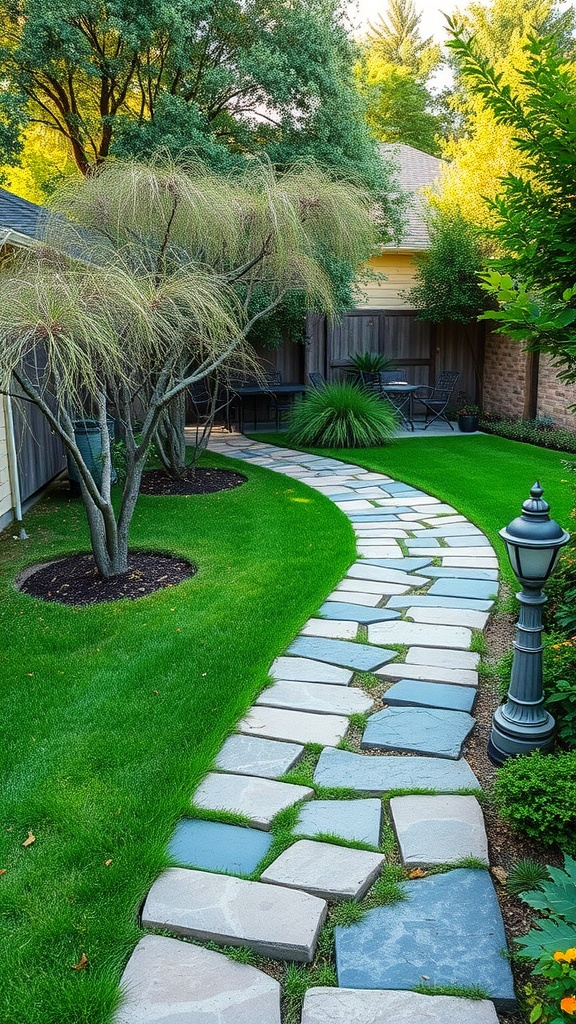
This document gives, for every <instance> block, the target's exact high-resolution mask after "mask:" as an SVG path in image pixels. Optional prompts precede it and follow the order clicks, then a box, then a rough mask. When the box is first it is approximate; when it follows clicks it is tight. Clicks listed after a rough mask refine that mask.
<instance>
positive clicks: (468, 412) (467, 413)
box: [456, 402, 481, 434]
mask: <svg viewBox="0 0 576 1024" xmlns="http://www.w3.org/2000/svg"><path fill="white" fill-rule="evenodd" d="M480 412H481V409H480V406H479V405H475V404H474V402H466V403H465V404H464V405H462V406H461V407H460V408H459V409H458V411H457V413H456V415H457V417H458V429H459V430H460V431H462V433H463V434H473V433H474V432H475V431H476V430H478V423H479V422H480Z"/></svg>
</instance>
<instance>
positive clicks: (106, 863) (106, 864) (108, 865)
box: [104, 860, 112, 868]
mask: <svg viewBox="0 0 576 1024" xmlns="http://www.w3.org/2000/svg"><path fill="white" fill-rule="evenodd" d="M111 863H112V861H111V860H105V861H104V867H106V868H109V867H110V865H111Z"/></svg>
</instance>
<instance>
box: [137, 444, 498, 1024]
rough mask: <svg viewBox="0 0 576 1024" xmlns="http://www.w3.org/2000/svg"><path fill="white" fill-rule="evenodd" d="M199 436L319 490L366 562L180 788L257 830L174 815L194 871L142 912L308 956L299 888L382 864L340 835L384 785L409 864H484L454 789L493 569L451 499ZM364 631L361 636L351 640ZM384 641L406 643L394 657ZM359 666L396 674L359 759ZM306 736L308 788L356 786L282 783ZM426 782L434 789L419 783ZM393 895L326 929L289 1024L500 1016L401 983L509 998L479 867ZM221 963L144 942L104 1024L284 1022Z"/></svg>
mask: <svg viewBox="0 0 576 1024" xmlns="http://www.w3.org/2000/svg"><path fill="white" fill-rule="evenodd" d="M211 447H212V448H213V449H214V450H216V451H219V452H221V453H222V454H224V455H230V456H232V457H236V458H239V459H240V460H243V461H245V462H251V463H253V464H254V465H260V466H263V467H265V468H268V469H271V470H274V471H277V472H280V473H282V474H283V475H284V476H286V477H292V478H294V479H296V480H300V481H301V482H304V483H306V484H307V485H308V486H310V487H312V488H314V489H316V490H318V491H319V492H320V493H322V494H324V495H326V496H327V497H329V498H330V500H332V501H333V502H334V503H335V504H336V505H337V506H339V507H340V509H341V511H342V513H343V514H344V515H346V516H347V518H348V520H349V521H350V523H351V525H352V527H353V529H354V531H355V534H356V539H357V551H358V555H360V556H363V557H361V558H360V559H359V560H358V561H357V562H355V563H354V565H353V566H351V568H350V569H349V570H348V573H347V575H346V577H345V578H344V579H343V580H341V581H340V583H339V584H338V585H337V587H336V588H335V589H334V591H333V592H332V593H331V594H329V595H328V597H327V598H326V599H325V602H324V604H323V605H322V606H321V608H320V610H319V612H318V613H317V615H316V616H313V617H312V618H310V619H309V620H308V621H307V622H306V623H305V624H304V626H303V627H302V629H301V632H300V635H299V636H298V637H296V639H295V640H294V642H293V643H292V644H291V646H290V647H289V648H288V649H287V651H286V652H285V653H284V654H283V655H282V656H280V657H279V658H277V659H276V660H275V662H274V663H273V665H272V667H271V669H270V675H271V676H272V678H273V679H274V684H273V685H272V686H270V687H268V688H267V689H265V690H264V691H263V692H262V693H261V695H260V696H259V697H258V698H257V701H256V704H255V705H254V706H253V707H252V708H251V709H250V711H249V712H248V714H247V715H246V716H245V718H244V719H243V721H242V722H240V723H239V725H238V730H239V731H238V733H237V734H236V735H234V736H231V737H229V738H228V740H227V741H226V742H225V744H224V745H223V747H222V749H221V751H220V753H219V755H218V757H217V759H216V769H217V770H216V771H215V772H212V773H210V774H209V775H208V776H207V777H206V778H205V779H204V781H203V782H202V783H201V784H200V786H199V787H198V789H197V791H196V793H195V794H194V796H193V803H194V806H195V808H196V813H197V814H200V815H201V813H202V810H203V809H205V810H206V811H229V812H233V813H239V814H241V815H243V816H244V817H245V818H246V819H247V821H249V822H250V825H251V826H252V827H240V826H237V825H229V824H226V823H221V822H214V821H206V820H202V819H201V818H198V817H194V818H193V819H184V820H182V821H181V822H180V823H179V824H178V826H177V827H176V831H175V833H174V836H173V839H172V842H171V846H170V852H171V854H172V856H173V857H175V858H176V859H178V860H180V862H181V863H183V864H186V865H190V866H189V867H182V868H172V869H169V870H168V871H167V872H165V873H164V874H163V875H162V876H161V877H160V878H159V879H158V880H157V881H156V882H155V883H154V885H153V887H152V889H151V890H150V893H149V895H148V899H147V901H146V904H145V908H144V912H143V918H142V922H143V925H144V927H155V928H166V929H169V930H172V931H173V932H175V933H176V934H181V935H184V936H190V937H193V938H195V939H197V940H199V941H202V940H208V939H212V940H214V941H215V942H219V943H223V944H232V945H246V946H249V947H250V948H252V949H254V950H255V951H256V952H258V953H263V954H264V955H269V956H273V957H277V958H281V959H282V958H286V959H292V960H301V961H310V960H311V959H312V957H313V955H314V949H315V944H316V940H317V935H318V931H319V928H320V927H321V924H322V922H323V920H324V918H325V915H326V909H327V908H326V902H325V900H324V899H321V898H319V896H317V895H313V893H320V894H322V896H326V897H328V898H329V899H331V900H332V899H342V898H360V897H361V895H362V894H363V893H364V892H365V891H366V889H367V887H368V886H369V885H370V884H371V882H372V880H373V879H374V878H375V877H376V875H377V874H378V872H379V870H380V868H381V864H382V861H383V855H382V854H380V853H377V852H372V853H371V852H368V851H364V850H358V849H355V848H349V847H347V846H342V845H340V844H339V843H338V839H341V840H343V841H345V842H347V843H352V844H354V843H356V844H360V845H361V844H366V843H368V844H369V845H371V846H373V847H375V846H377V845H378V842H379V837H380V827H381V803H380V800H379V799H376V797H378V796H380V795H381V794H385V793H388V792H390V791H394V790H404V791H410V790H412V792H413V794H414V795H408V796H403V797H393V799H392V802H391V807H392V817H393V823H394V827H395V829H396V833H397V836H398V840H399V845H400V850H401V856H402V859H403V861H404V863H405V864H406V865H407V866H408V865H409V866H417V865H418V866H419V865H426V866H428V865H431V864H437V863H455V862H457V861H458V860H459V859H461V858H462V857H464V856H469V855H473V856H476V857H477V858H478V859H480V860H483V861H484V862H487V851H486V833H485V829H484V825H483V821H482V814H481V810H480V807H479V804H478V802H477V801H476V800H475V798H474V797H471V796H461V795H459V791H474V790H479V789H480V785H479V783H478V781H477V779H476V777H475V775H474V773H473V772H472V770H471V768H470V766H469V765H468V763H467V762H466V760H465V759H464V758H462V757H461V756H460V755H461V750H462V744H463V742H464V739H465V736H466V735H467V734H468V733H469V731H470V730H471V728H472V727H473V725H474V719H473V718H472V716H471V714H470V711H471V709H472V706H473V702H474V698H475V695H476V687H477V685H478V673H477V671H476V670H477V668H478V661H479V657H478V655H477V654H476V653H474V652H472V651H470V645H471V639H472V629H481V628H483V627H484V625H485V624H486V621H487V618H488V613H489V611H490V608H491V607H492V604H493V597H494V595H495V593H496V591H497V587H498V571H497V570H498V562H497V559H496V555H495V552H494V549H493V548H492V546H491V544H490V541H489V540H488V538H487V537H485V535H484V534H483V533H482V532H481V531H480V530H479V529H478V528H477V527H476V526H474V524H472V523H470V522H469V521H467V520H466V518H465V517H464V516H461V515H460V514H459V513H458V511H457V510H456V509H454V508H453V506H451V505H449V504H447V503H445V502H442V501H440V500H439V499H437V498H435V497H433V496H432V495H427V494H425V493H424V492H422V491H420V490H418V488H414V487H411V486H409V485H407V484H405V483H403V482H402V481H394V480H392V479H391V478H390V477H388V476H386V475H385V474H381V473H370V472H367V471H366V470H364V469H363V468H362V467H359V466H353V465H346V464H344V463H342V462H340V461H339V460H338V459H336V458H327V457H318V456H315V455H311V454H304V453H299V452H296V451H293V450H291V449H289V448H285V449H278V448H273V447H272V446H270V445H267V444H265V443H260V442H253V441H248V440H247V439H245V438H242V437H235V436H231V437H230V438H229V439H228V440H226V441H225V440H221V439H216V438H215V439H214V441H213V443H212V445H211ZM398 541H402V542H403V544H402V545H400V544H399V543H398ZM406 549H407V550H408V552H409V554H408V556H406V555H405V554H404V551H405V550H406ZM433 559H435V560H436V561H437V562H438V561H439V562H440V564H439V565H438V564H436V565H432V564H431V563H432V560H433ZM415 590H418V591H421V590H425V593H414V591H415ZM359 626H362V631H361V632H360V633H359V632H358V630H359ZM365 627H367V635H368V639H369V643H365V642H363V637H364V636H365V635H366V634H365V632H364V629H365ZM380 644H382V645H383V646H380ZM385 644H401V645H403V646H404V645H407V646H408V651H407V653H406V655H405V656H403V655H401V656H400V657H401V659H402V660H401V661H398V660H395V659H397V658H398V657H399V655H398V652H397V651H395V650H389V649H387V647H386V646H385ZM391 662H393V663H391ZM354 671H360V672H372V673H375V674H376V675H377V676H380V677H381V678H382V679H383V680H385V681H386V682H387V683H391V684H392V685H389V686H388V689H387V690H386V691H385V693H384V696H383V703H384V707H383V709H382V710H381V711H378V712H377V713H376V714H374V715H372V716H371V718H370V719H369V720H368V724H367V727H366V730H365V734H364V738H363V741H362V744H363V746H368V747H369V748H370V751H371V753H370V754H369V755H368V754H363V753H361V754H354V753H350V752H349V751H346V750H340V749H336V745H337V744H338V742H339V741H340V739H341V738H342V737H343V736H344V734H345V732H346V729H347V725H348V716H349V715H351V714H353V713H355V712H359V711H367V710H369V709H370V707H371V706H372V701H371V697H370V695H367V694H366V693H365V692H363V691H362V690H360V689H359V688H357V687H355V686H351V685H350V684H351V683H352V681H353V675H354ZM308 742H310V743H316V744H320V745H321V746H323V748H324V749H323V750H322V752H321V755H320V758H319V761H318V763H317V766H316V769H315V772H314V781H315V783H317V784H318V785H320V786H325V787H331V788H343V789H346V790H348V791H355V792H356V793H357V794H358V798H356V799H350V800H343V799H340V800H316V799H314V798H313V797H314V793H313V791H312V789H311V788H309V787H307V786H295V785H292V784H288V783H285V782H280V781H277V779H278V777H279V776H282V775H283V774H284V773H286V772H288V771H289V770H290V768H291V767H292V766H293V765H294V764H296V763H297V762H298V760H299V758H300V757H301V756H302V753H303V750H304V744H306V743H308ZM380 750H382V751H383V752H382V753H380V752H379V751H380ZM388 750H390V751H391V753H388V752H387V751H388ZM384 751H386V752H385V753H384ZM394 751H398V754H396V753H394ZM431 755H432V756H431ZM422 790H431V791H433V792H435V793H436V794H438V795H436V796H419V795H417V793H418V791H422ZM301 801H305V802H301ZM297 802H301V804H300V807H299V810H298V822H297V825H296V826H295V828H294V835H295V836H303V837H305V838H303V839H299V840H297V841H296V842H295V843H294V844H293V845H292V846H290V847H288V849H286V850H285V851H284V853H282V854H281V855H280V856H279V857H277V859H276V860H275V861H274V863H273V864H271V865H268V867H267V868H266V869H265V871H264V873H263V876H262V881H260V882H248V881H245V880H244V879H240V878H235V877H233V875H234V873H236V874H248V873H252V872H253V871H254V870H255V869H256V868H257V866H258V863H259V862H260V861H261V860H262V859H263V857H264V856H265V855H266V853H267V851H268V850H269V849H270V844H271V839H272V837H271V836H270V835H269V834H267V830H269V829H270V824H271V821H272V818H273V817H274V816H275V814H276V813H278V811H280V810H282V809H284V808H287V807H290V806H292V805H294V803H297ZM331 837H333V839H332V841H331ZM319 838H320V839H321V841H318V840H319ZM198 868H204V869H205V870H197V869H198ZM224 871H225V872H229V873H228V874H222V873H220V872H224ZM272 883H273V884H272ZM416 886H419V888H416ZM305 890H306V891H305ZM406 891H407V894H408V900H407V901H406V902H404V903H399V904H396V905H393V906H384V907H377V908H376V909H375V910H373V911H370V912H369V913H368V915H367V916H366V918H365V919H364V920H363V921H362V922H361V923H359V924H358V925H353V926H351V927H350V928H347V929H342V928H338V929H336V932H337V967H338V977H339V983H340V985H341V986H342V987H340V988H335V989H315V990H312V991H309V993H308V995H307V997H306V1002H305V1007H304V1012H303V1017H302V1024H360V1022H361V1024H383V1022H384V1020H386V1021H388V1020H395V1021H397V1022H398V1024H404V1022H406V1024H412V1021H413V1020H416V1019H418V1020H419V1021H420V1020H422V1021H423V1022H424V1021H427V1022H430V1024H448V1022H449V1021H450V1024H452V1021H460V1020H466V1021H467V1022H468V1024H496V1017H495V1012H494V1008H493V1006H492V1004H491V1003H489V1002H485V1001H484V1002H472V1003H471V1002H470V1001H469V1000H466V999H463V998H457V997H440V996H435V997H429V996H426V995H417V994H415V993H410V992H407V991H404V990H405V989H408V988H412V987H413V986H414V985H415V984H418V983H422V982H423V981H425V982H429V983H430V984H431V985H442V984H445V985H446V984H453V985H459V986H468V985H475V986H481V987H483V988H484V989H485V990H486V991H487V992H488V993H489V994H490V995H491V996H492V997H493V998H494V999H495V1000H496V1002H497V1004H498V1006H500V1007H503V1008H505V1009H506V1008H508V1009H510V1008H512V1007H513V1005H514V992H513V987H512V983H511V975H510V970H509V965H508V963H507V962H506V961H505V960H504V959H502V958H500V957H499V952H498V951H499V949H500V947H503V946H504V945H505V939H504V934H503V929H502V921H501V917H500V914H499V910H498V907H497V903H496V901H495V894H494V890H493V887H492V883H491V880H490V878H489V875H488V873H487V872H482V871H467V870H464V869H460V868H457V867H456V868H454V869H453V870H451V871H450V872H448V874H445V875H438V876H434V877H427V878H424V879H422V880H420V881H419V882H409V883H406ZM147 940H150V941H152V942H153V946H149V947H148V950H151V952H147V946H146V942H147ZM165 944H168V945H165ZM174 947H177V949H174ZM164 950H169V952H166V953H165V952H164ZM181 950H184V952H183V953H180V951H181ZM142 951H144V953H143V952H142ZM144 954H145V955H144ZM203 956H204V959H202V958H203ZM194 957H196V959H195V960H194V964H193V963H192V959H191V958H194ZM206 958H208V959H206ZM223 959H224V958H222V957H221V955H220V954H218V953H212V952H210V953H209V952H208V951H206V950H202V949H199V947H197V946H190V945H186V944H184V943H182V942H178V940H175V939H165V938H160V937H157V936H147V938H146V939H145V940H143V942H141V943H140V944H139V946H138V947H137V950H136V952H135V954H134V957H133V960H131V961H130V964H129V965H128V968H127V972H126V976H127V977H128V978H129V979H132V980H131V981H130V986H129V993H128V994H127V996H126V999H125V1000H124V1003H123V1004H122V1008H121V1011H120V1012H121V1013H122V1012H124V1013H126V1014H132V1016H126V1017H119V1018H118V1021H117V1024H144V1022H146V1024H161V1022H162V1024H164V1022H166V1024H167V1022H168V1020H169V1021H170V1022H172V1021H174V1024H180V1020H181V1021H182V1024H232V1021H234V1024H236V1022H238V1024H244V1021H245V1022H246V1024H248V1019H249V1020H250V1024H279V1007H278V1003H279V998H278V986H277V984H276V982H274V981H273V979H271V978H269V977H267V976H265V975H262V974H261V973H260V972H258V971H255V970H254V969H253V968H250V967H246V966H245V965H243V964H239V963H233V962H232V961H229V960H228V959H226V964H225V965H222V966H220V964H221V961H222V960H223ZM209 960H210V961H211V963H210V964H209ZM131 965H134V966H131ZM185 965H186V966H185ZM142 968H144V969H142ZM228 968H230V970H228ZM397 990H402V991H397ZM148 993H151V995H150V998H148ZM212 993H213V998H210V996H211V994H212ZM156 1003H157V1004H158V1005H157V1006H156ZM244 1010H246V1013H245V1015H244V1016H243V1014H244ZM228 1011H230V1012H228Z"/></svg>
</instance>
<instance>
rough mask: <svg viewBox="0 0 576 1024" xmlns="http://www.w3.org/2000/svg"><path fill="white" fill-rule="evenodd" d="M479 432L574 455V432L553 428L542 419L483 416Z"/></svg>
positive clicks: (563, 428)
mask: <svg viewBox="0 0 576 1024" xmlns="http://www.w3.org/2000/svg"><path fill="white" fill-rule="evenodd" d="M480 430H482V431H484V433H485V434H496V435H497V436H498V437H505V438H507V439H508V440H509V441H523V442H524V443H525V444H535V445H537V446H538V447H539V448H551V449H553V450H554V451H557V452H572V453H576V431H574V430H569V429H568V428H567V427H555V426H554V424H553V422H551V423H550V422H548V421H547V420H543V419H535V420H518V419H512V418H506V417H502V418H501V419H498V418H496V417H492V416H483V417H482V421H481V423H480Z"/></svg>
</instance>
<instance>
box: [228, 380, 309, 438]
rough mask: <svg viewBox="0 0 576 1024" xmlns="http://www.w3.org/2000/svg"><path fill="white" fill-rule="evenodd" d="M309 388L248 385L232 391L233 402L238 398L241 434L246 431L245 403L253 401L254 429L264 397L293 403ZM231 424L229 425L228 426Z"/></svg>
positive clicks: (300, 386)
mask: <svg viewBox="0 0 576 1024" xmlns="http://www.w3.org/2000/svg"><path fill="white" fill-rule="evenodd" d="M307 390H308V388H307V386H306V384H246V385H242V386H241V387H237V388H234V389H233V390H232V389H231V390H230V398H231V400H232V401H233V400H234V398H237V399H238V400H239V401H238V406H239V422H238V428H239V430H240V433H242V431H243V429H244V402H245V401H250V400H251V401H252V416H253V423H254V427H256V426H257V422H258V421H257V418H256V404H257V401H258V399H259V398H261V397H262V396H263V395H271V396H272V397H273V398H281V397H282V396H285V397H291V400H292V402H293V401H294V399H295V398H296V395H304V394H306V392H307ZM229 425H230V424H229V423H228V426H229Z"/></svg>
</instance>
